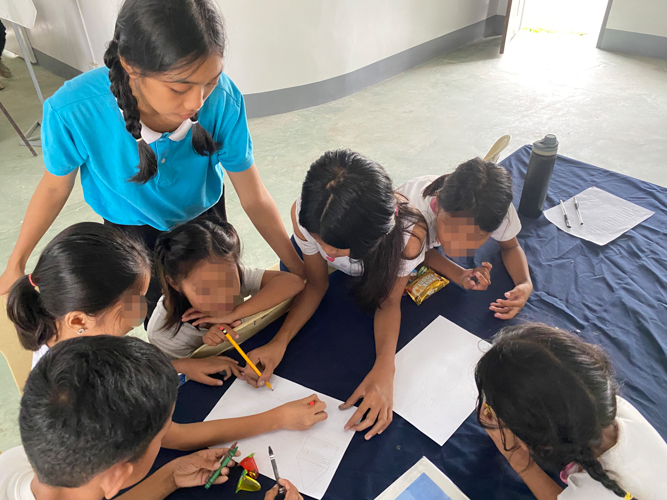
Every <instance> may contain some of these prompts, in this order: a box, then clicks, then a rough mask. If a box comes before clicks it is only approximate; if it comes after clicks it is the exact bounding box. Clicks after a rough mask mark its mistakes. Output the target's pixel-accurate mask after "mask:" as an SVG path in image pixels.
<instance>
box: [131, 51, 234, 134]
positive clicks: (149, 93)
mask: <svg viewBox="0 0 667 500" xmlns="http://www.w3.org/2000/svg"><path fill="white" fill-rule="evenodd" d="M121 62H122V63H123V67H124V68H125V70H126V71H127V72H128V74H129V75H130V85H131V87H132V92H133V93H134V94H135V96H136V97H137V100H138V101H139V110H140V112H141V114H142V119H144V118H145V116H144V114H147V115H149V116H152V117H153V118H157V117H159V119H160V122H161V123H164V124H165V125H172V126H173V127H178V126H179V125H180V124H181V123H183V121H184V120H187V119H188V118H190V117H192V116H194V115H195V113H197V111H199V109H200V108H201V107H202V106H203V105H204V101H205V100H206V99H207V98H208V96H209V95H211V92H213V89H214V88H215V86H216V85H217V83H218V78H219V77H220V74H221V73H222V57H220V56H219V55H217V54H213V55H211V56H209V57H207V58H206V59H204V60H199V61H196V62H195V63H193V64H190V65H188V66H185V67H183V68H179V69H177V70H175V71H167V72H165V73H160V74H156V75H151V76H141V73H140V72H139V71H137V70H135V69H133V68H132V67H131V66H129V65H127V64H126V63H125V62H124V61H121Z"/></svg>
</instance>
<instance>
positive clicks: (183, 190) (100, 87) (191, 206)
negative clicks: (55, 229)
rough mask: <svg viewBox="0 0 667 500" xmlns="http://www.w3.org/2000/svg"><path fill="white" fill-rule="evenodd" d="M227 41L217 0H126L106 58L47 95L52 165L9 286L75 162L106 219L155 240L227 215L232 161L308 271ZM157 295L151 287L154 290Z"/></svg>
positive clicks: (266, 226)
mask: <svg viewBox="0 0 667 500" xmlns="http://www.w3.org/2000/svg"><path fill="white" fill-rule="evenodd" d="M224 48H225V33H224V28H223V24H222V19H221V17H220V14H219V13H218V11H217V10H216V8H215V7H214V6H213V4H212V3H211V2H210V1H209V0H189V1H183V0H126V2H125V3H124V4H123V6H122V8H121V11H120V13H119V15H118V19H117V21H116V27H115V31H114V37H113V40H111V42H110V43H109V47H108V49H107V51H106V53H105V55H104V62H105V64H106V67H105V68H99V69H95V70H92V71H89V72H87V73H84V74H83V75H80V76H78V77H76V78H74V79H73V80H70V81H68V82H66V83H65V84H64V85H63V87H62V88H61V89H59V90H58V91H57V92H56V93H55V94H54V95H53V96H52V97H51V98H50V99H48V100H47V101H46V102H45V104H44V116H43V124H42V143H43V150H44V163H45V164H46V170H47V171H46V173H45V174H44V177H43V178H42V180H41V181H40V183H39V185H38V187H37V189H36V190H35V194H34V195H33V197H32V200H31V201H30V204H29V206H28V210H27V213H26V216H25V219H24V223H23V226H22V228H21V232H20V234H19V238H18V241H17V243H16V246H15V247H14V251H13V252H12V255H11V257H10V259H9V261H8V263H7V269H6V270H5V272H4V274H3V275H2V277H1V278H0V293H7V291H8V290H9V287H10V286H11V285H12V283H14V281H15V280H16V279H17V278H19V277H20V276H22V275H23V274H24V270H25V265H26V261H27V260H28V257H29V256H30V253H31V252H32V250H33V249H34V247H35V245H36V244H37V242H38V241H39V240H40V239H41V237H42V236H43V235H44V233H45V232H46V230H47V229H48V228H49V226H50V225H51V224H52V223H53V221H54V219H55V218H56V217H57V215H58V214H59V213H60V211H61V209H62V208H63V205H64V204H65V202H66V201H67V199H68V197H69V195H70V193H71V191H72V187H73V185H74V181H75V179H76V174H77V171H80V172H81V184H82V187H83V193H84V198H85V200H86V202H87V203H88V204H89V205H90V206H91V207H92V208H93V209H94V210H95V212H96V213H97V214H99V215H100V216H101V217H102V218H103V219H104V221H105V223H107V224H111V225H114V226H117V227H120V228H121V229H123V230H124V231H126V232H128V233H130V234H134V235H135V236H137V237H139V238H140V239H142V240H143V241H144V242H145V243H146V244H147V246H148V247H149V248H150V249H153V247H154V244H155V239H156V238H157V236H158V235H159V234H160V233H161V232H162V231H166V230H168V229H169V228H171V227H173V226H174V225H176V224H177V223H180V222H185V221H188V220H192V219H194V218H196V217H198V216H200V215H202V214H206V215H207V216H211V215H214V216H215V215H217V216H218V217H220V218H221V219H226V217H225V211H224V197H223V182H222V179H223V169H224V170H226V171H227V173H228V175H229V178H230V180H231V182H232V184H233V185H234V189H235V190H236V192H237V193H238V196H239V199H240V201H241V205H242V207H243V209H244V210H245V212H246V213H247V214H248V217H250V220H251V221H252V222H253V224H254V225H255V227H256V228H257V230H258V231H259V232H260V234H261V235H262V236H263V237H264V238H265V239H266V241H267V243H269V245H270V246H271V247H272V248H273V250H274V251H275V252H276V253H277V254H278V256H279V257H280V259H281V260H282V261H283V262H284V263H285V264H286V265H287V266H288V268H289V269H290V270H291V271H292V272H295V273H296V274H299V275H302V276H303V275H304V271H303V262H302V261H301V259H300V258H299V257H298V255H297V254H296V252H295V250H294V248H293V246H292V244H291V243H290V241H289V238H288V236H287V232H286V231H285V228H284V226H283V224H282V221H281V219H280V216H279V214H278V209H277V207H276V205H275V203H274V202H273V199H272V198H271V196H270V195H269V193H268V192H267V190H266V188H265V187H264V185H263V184H262V181H261V179H260V177H259V173H258V171H257V168H256V167H255V162H254V159H253V154H252V140H251V138H250V133H249V131H248V125H247V122H246V115H245V106H244V102H243V95H242V94H241V92H239V90H238V89H237V88H236V86H235V85H234V83H233V82H232V81H231V80H230V79H229V78H228V77H227V76H226V75H225V74H224V73H223V72H222V70H223V53H224ZM153 281H155V280H153ZM156 285H157V283H156ZM159 296H160V292H159V286H152V287H151V289H150V290H149V293H148V294H147V299H149V302H153V303H155V302H156V301H157V299H158V298H159ZM151 299H153V300H152V301H151ZM149 307H150V304H149Z"/></svg>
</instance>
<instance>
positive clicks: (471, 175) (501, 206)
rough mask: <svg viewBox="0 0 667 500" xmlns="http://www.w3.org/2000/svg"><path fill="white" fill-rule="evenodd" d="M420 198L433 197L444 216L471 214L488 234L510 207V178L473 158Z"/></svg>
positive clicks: (439, 178)
mask: <svg viewBox="0 0 667 500" xmlns="http://www.w3.org/2000/svg"><path fill="white" fill-rule="evenodd" d="M423 196H424V197H428V196H437V197H438V205H440V208H442V209H443V210H444V211H445V212H448V213H456V212H464V213H466V214H471V215H472V217H473V218H474V220H475V224H476V225H477V226H479V228H480V229H481V230H482V231H484V232H487V233H492V232H493V231H495V230H496V229H498V228H499V227H500V225H501V224H502V222H503V219H504V218H505V216H506V215H507V210H508V209H509V207H510V204H511V203H512V198H513V194H512V176H511V175H510V173H509V172H508V171H507V170H505V169H504V168H503V167H501V166H499V165H496V164H495V163H493V162H490V161H484V160H482V159H480V158H473V159H472V160H468V161H467V162H465V163H461V165H459V166H458V167H457V168H456V170H454V172H452V173H451V174H446V175H442V176H440V177H438V178H437V179H436V180H434V181H433V182H432V183H431V184H429V185H428V186H427V187H426V188H425V189H424V192H423Z"/></svg>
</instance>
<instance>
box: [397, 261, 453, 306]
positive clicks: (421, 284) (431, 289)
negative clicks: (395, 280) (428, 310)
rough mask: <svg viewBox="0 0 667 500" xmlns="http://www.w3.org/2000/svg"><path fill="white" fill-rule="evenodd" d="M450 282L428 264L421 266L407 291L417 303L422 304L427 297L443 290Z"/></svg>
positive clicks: (406, 288)
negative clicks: (427, 265)
mask: <svg viewBox="0 0 667 500" xmlns="http://www.w3.org/2000/svg"><path fill="white" fill-rule="evenodd" d="M448 284H449V280H448V279H446V278H443V277H442V276H440V275H439V274H438V273H436V272H435V271H434V270H433V269H429V268H428V267H426V266H421V267H420V268H419V271H417V275H416V277H415V279H413V280H412V281H410V283H409V284H408V286H407V287H405V291H406V292H408V295H409V296H410V297H411V298H412V300H414V301H415V304H417V305H420V304H421V303H422V302H424V301H425V300H426V299H427V298H429V297H430V296H431V295H433V294H434V293H435V292H437V291H438V290H442V289H443V288H444V287H445V286H447V285H448Z"/></svg>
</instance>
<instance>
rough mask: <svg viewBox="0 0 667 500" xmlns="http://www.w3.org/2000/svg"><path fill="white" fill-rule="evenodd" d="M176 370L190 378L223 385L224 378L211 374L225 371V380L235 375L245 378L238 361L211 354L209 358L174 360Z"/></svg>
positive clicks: (209, 383) (204, 382)
mask: <svg viewBox="0 0 667 500" xmlns="http://www.w3.org/2000/svg"><path fill="white" fill-rule="evenodd" d="M172 364H173V365H174V368H175V369H176V371H178V372H180V373H182V374H184V375H185V376H186V377H188V378H189V379H190V380H194V381H195V382H199V383H200V384H206V385H222V383H223V382H222V380H218V379H215V378H213V377H210V376H209V375H213V374H215V373H221V372H223V371H224V372H225V380H227V379H228V378H229V377H231V376H232V375H234V376H235V377H237V378H243V372H242V371H241V368H240V367H239V363H238V361H236V360H234V359H232V358H228V357H226V356H209V357H208V358H199V359H195V358H184V359H177V360H174V361H173V362H172Z"/></svg>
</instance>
